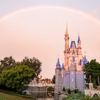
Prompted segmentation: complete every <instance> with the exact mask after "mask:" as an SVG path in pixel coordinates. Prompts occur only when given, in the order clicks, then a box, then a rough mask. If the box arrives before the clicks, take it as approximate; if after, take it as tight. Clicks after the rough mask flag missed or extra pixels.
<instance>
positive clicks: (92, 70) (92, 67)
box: [84, 59, 100, 85]
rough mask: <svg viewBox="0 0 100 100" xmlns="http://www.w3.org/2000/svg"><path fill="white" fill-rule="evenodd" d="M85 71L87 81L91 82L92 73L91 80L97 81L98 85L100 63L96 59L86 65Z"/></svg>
mask: <svg viewBox="0 0 100 100" xmlns="http://www.w3.org/2000/svg"><path fill="white" fill-rule="evenodd" d="M84 71H85V75H86V82H87V83H89V82H90V80H89V75H91V76H92V78H91V81H92V82H93V81H95V84H96V85H98V77H100V64H99V63H98V62H96V60H95V59H94V60H91V61H90V62H88V63H87V64H86V65H85V68H84Z"/></svg>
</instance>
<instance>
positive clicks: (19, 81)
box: [0, 65, 34, 93]
mask: <svg viewBox="0 0 100 100" xmlns="http://www.w3.org/2000/svg"><path fill="white" fill-rule="evenodd" d="M33 74H34V71H33V69H31V68H29V67H28V66H26V65H19V66H15V67H14V68H12V69H9V70H3V71H2V74H1V75H0V84H4V85H5V86H6V87H7V88H11V89H15V90H16V91H17V92H19V93H21V91H22V90H25V89H26V88H27V85H28V83H29V82H30V78H31V77H32V75H33Z"/></svg>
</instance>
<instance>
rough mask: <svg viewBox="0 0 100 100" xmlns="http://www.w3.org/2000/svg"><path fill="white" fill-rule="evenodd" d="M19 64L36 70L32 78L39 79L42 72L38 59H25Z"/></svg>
mask: <svg viewBox="0 0 100 100" xmlns="http://www.w3.org/2000/svg"><path fill="white" fill-rule="evenodd" d="M19 64H22V65H27V66H28V67H30V68H32V69H34V71H35V74H33V76H32V78H34V77H38V76H39V74H40V72H41V70H42V69H41V62H40V61H39V60H38V59H36V58H35V57H33V58H28V57H25V58H24V59H23V60H22V61H21V62H19Z"/></svg>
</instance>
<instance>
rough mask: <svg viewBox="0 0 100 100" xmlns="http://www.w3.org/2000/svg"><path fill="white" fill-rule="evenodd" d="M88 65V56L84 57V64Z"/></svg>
mask: <svg viewBox="0 0 100 100" xmlns="http://www.w3.org/2000/svg"><path fill="white" fill-rule="evenodd" d="M86 63H87V59H86V56H84V64H86Z"/></svg>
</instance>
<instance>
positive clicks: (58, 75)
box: [55, 58, 62, 92]
mask: <svg viewBox="0 0 100 100" xmlns="http://www.w3.org/2000/svg"><path fill="white" fill-rule="evenodd" d="M55 76H56V78H55V86H56V90H55V92H57V91H61V88H60V86H61V82H62V77H61V65H60V60H59V58H58V59H57V63H56V69H55Z"/></svg>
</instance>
